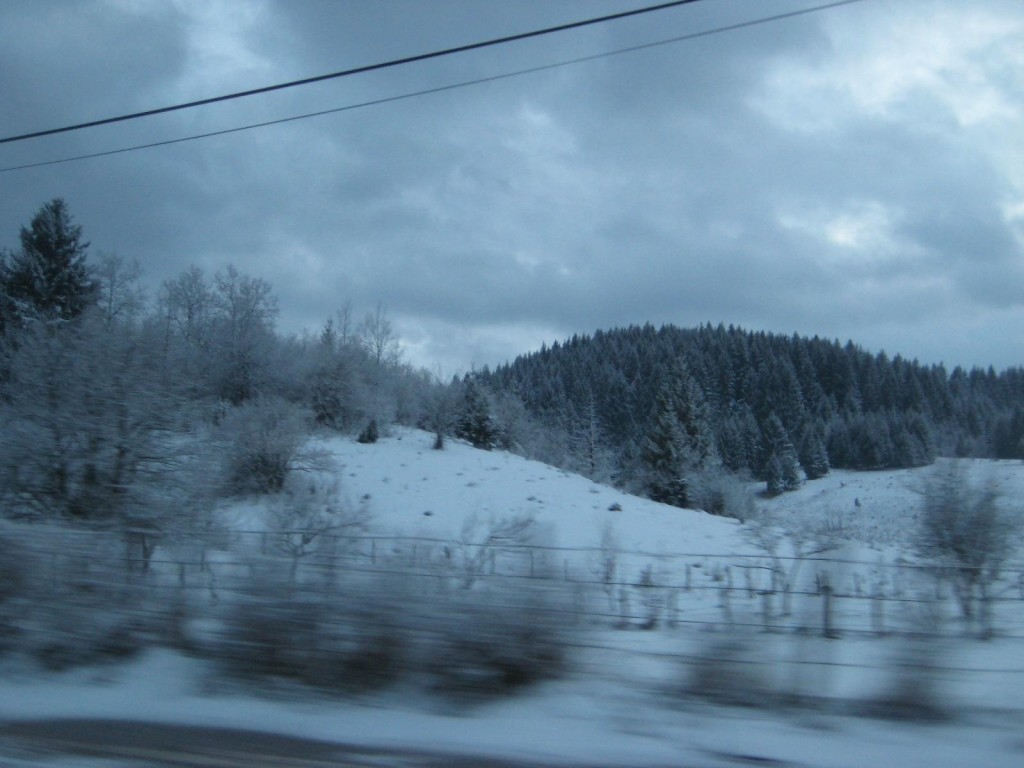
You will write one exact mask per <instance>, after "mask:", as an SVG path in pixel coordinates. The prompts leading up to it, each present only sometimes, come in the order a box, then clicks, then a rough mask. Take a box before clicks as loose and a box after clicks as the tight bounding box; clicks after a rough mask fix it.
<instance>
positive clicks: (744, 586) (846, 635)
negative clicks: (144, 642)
mask: <svg viewBox="0 0 1024 768" xmlns="http://www.w3.org/2000/svg"><path fill="white" fill-rule="evenodd" d="M0 544H2V550H0V552H2V554H0V577H3V578H6V579H7V583H5V584H4V586H0V608H2V606H3V604H4V602H5V599H6V601H7V603H9V604H10V603H11V602H12V600H14V599H16V598H17V596H18V591H19V589H21V590H23V591H25V594H24V598H25V601H26V602H25V603H24V604H26V605H27V601H31V602H34V603H35V606H36V607H35V608H34V610H36V609H38V608H39V606H40V605H42V606H43V607H44V608H45V604H46V601H47V600H51V601H52V605H51V606H50V609H51V612H52V613H54V614H59V615H61V616H60V618H61V621H60V622H59V624H60V627H61V629H60V631H61V632H64V633H66V634H67V636H68V637H67V638H66V639H65V644H66V645H67V646H69V649H68V650H67V651H66V652H67V653H75V652H76V651H75V648H76V638H75V637H74V636H75V633H76V632H79V633H83V632H86V631H88V632H91V633H93V634H96V633H97V632H99V633H101V634H102V633H103V632H106V631H107V630H106V629H104V628H103V627H104V625H103V624H102V622H101V623H100V627H99V629H96V627H94V626H92V621H91V620H87V619H83V618H81V616H82V615H83V613H84V614H88V613H89V612H103V611H107V610H111V609H112V610H114V611H115V612H116V611H117V610H125V611H127V610H136V609H138V606H142V610H145V611H150V612H156V613H167V614H173V615H175V616H176V617H177V620H178V621H179V622H181V621H182V620H183V619H182V617H184V618H186V619H187V618H188V617H200V618H204V617H205V618H209V617H210V616H223V615H224V614H223V611H224V610H225V609H226V608H227V607H228V606H232V605H236V604H239V603H242V602H245V601H252V600H254V599H259V598H261V597H268V598H269V597H271V593H272V592H273V593H275V594H283V595H285V596H286V602H287V601H288V600H290V601H291V602H292V603H293V607H294V608H295V610H293V611H291V612H290V613H288V615H287V616H281V615H274V616H273V619H274V621H290V622H296V621H301V620H302V612H301V609H302V606H304V605H307V604H313V603H312V602H311V600H312V599H313V598H315V600H326V601H333V600H337V601H342V602H344V601H346V600H349V598H350V596H351V595H359V596H360V597H361V599H362V600H363V602H362V603H360V605H363V606H365V604H366V603H371V604H376V606H377V607H378V608H380V610H365V609H364V608H360V609H359V611H361V612H360V613H359V615H360V617H361V618H360V619H359V620H360V621H361V622H362V623H363V624H362V626H361V627H360V629H359V631H360V632H369V633H370V634H374V633H378V634H379V633H385V632H389V631H392V630H393V629H394V626H395V618H394V616H393V615H391V614H389V612H388V610H385V609H383V606H398V607H397V609H396V610H398V611H400V612H401V614H402V618H401V621H402V622H405V623H406V625H408V626H414V627H421V628H422V627H433V626H436V624H432V622H436V620H437V617H438V616H439V615H441V614H442V613H443V612H444V611H445V610H448V608H449V607H450V606H451V605H456V606H461V608H459V610H468V611H469V612H470V613H471V612H472V609H471V608H467V606H469V605H470V604H469V603H467V602H466V597H467V596H474V595H476V596H486V599H487V601H488V606H489V609H491V610H493V611H496V612H497V613H498V614H502V613H504V614H506V616H507V617H509V618H508V620H509V621H512V622H515V621H520V622H530V623H535V624H537V625H549V626H557V627H562V628H566V629H569V630H570V631H568V632H566V633H565V634H564V635H563V636H562V642H564V643H565V644H566V645H567V646H568V647H569V648H571V649H572V650H573V652H574V653H576V654H577V655H580V657H581V658H582V659H588V660H589V661H581V662H580V664H581V666H582V667H585V668H586V669H587V671H588V672H590V673H592V674H598V675H602V676H604V677H607V678H611V679H614V680H617V681H620V682H624V683H626V682H629V681H632V683H638V682H642V683H645V684H650V685H661V684H662V682H663V681H664V680H665V679H666V678H667V677H670V676H672V675H676V674H677V672H678V666H679V665H680V664H684V665H689V666H691V667H692V666H693V665H712V666H716V667H718V666H721V665H723V664H727V665H733V666H740V667H752V668H757V669H760V670H762V671H763V670H764V669H768V670H770V671H771V674H773V675H779V674H786V675H790V674H791V675H793V676H799V674H803V673H798V670H801V669H803V670H815V671H816V672H815V674H817V673H821V672H822V671H827V670H829V669H834V670H842V671H843V674H853V673H860V672H864V673H879V672H883V671H885V670H887V669H889V668H890V667H891V659H890V657H891V654H890V653H889V651H890V649H892V648H894V647H896V646H894V645H893V642H895V641H899V642H900V643H903V644H906V643H922V642H929V641H935V642H942V641H946V642H948V641H951V640H957V641H959V640H961V639H969V640H970V641H969V642H967V643H965V644H963V643H960V644H959V645H964V647H966V648H967V649H968V652H967V653H966V655H965V654H954V655H951V656H947V657H945V658H944V659H942V660H940V661H934V660H933V661H930V662H928V670H929V674H933V675H946V676H950V675H952V676H959V677H962V678H965V679H970V680H973V681H978V680H984V686H988V687H991V686H998V685H1004V686H1005V685H1007V682H1006V681H1010V680H1012V681H1016V682H1015V683H1014V685H1015V686H1016V687H1017V688H1019V682H1020V680H1021V677H1020V676H1021V675H1024V652H1015V653H1010V654H1006V653H1001V654H999V655H997V656H996V657H995V658H994V659H993V658H990V655H988V654H986V652H985V650H984V649H985V647H991V645H990V644H989V645H988V646H986V644H985V643H982V642H981V638H988V639H992V640H995V641H997V642H1003V643H1004V645H1005V643H1006V642H1008V643H1013V644H1015V647H1024V646H1022V645H1021V644H1020V643H1019V642H1016V641H1020V640H1024V566H1022V564H1021V563H1019V562H1013V563H1008V564H1006V566H1005V567H1004V568H1003V569H1002V570H1001V571H1000V573H999V575H998V578H995V577H993V579H992V580H991V583H987V584H986V585H985V589H984V590H980V591H979V592H978V593H977V594H974V595H973V596H972V597H973V600H972V602H971V603H970V605H969V607H970V610H971V611H972V613H971V614H970V615H968V614H967V613H965V606H966V605H967V604H966V603H965V601H964V596H963V595H959V596H958V594H957V592H956V589H955V580H954V579H952V578H950V574H949V572H948V568H942V567H938V566H936V565H934V564H929V563H923V562H914V561H909V560H900V559H885V558H882V557H881V556H879V557H878V558H877V559H873V560H869V559H856V558H840V557H837V558H829V557H828V556H826V555H824V554H818V555H814V556H808V557H799V556H788V555H787V556H782V555H779V554H777V553H770V552H764V553H758V552H746V553H734V554H729V553H720V552H701V551H699V550H693V551H681V552H649V551H638V550H630V549H628V548H623V549H617V548H614V547H608V546H606V547H569V546H547V545H542V544H532V543H529V542H523V541H516V540H513V539H507V540H505V539H501V538H500V537H499V538H493V537H488V536H486V535H481V536H480V537H479V538H476V539H473V538H468V537H463V538H461V539H444V538H439V537H437V538H432V537H419V536H397V535H395V536H389V535H377V534H367V533H340V534H339V533H337V532H332V531H330V530H320V531H316V530H308V529H296V530H274V531H238V530H234V531H225V530H214V529H211V530H201V531H177V532H168V531H164V532H160V533H157V532H153V531H147V530H136V531H121V532H117V533H112V532H104V531H97V530H88V529H84V528H83V529H74V528H68V527H48V526H44V525H29V526H18V527H17V528H16V529H9V530H7V531H6V532H3V533H2V535H0ZM12 562H21V563H22V564H23V565H24V564H26V563H27V564H29V565H28V567H27V568H25V567H23V568H22V573H21V575H20V576H18V577H16V578H15V577H9V576H8V575H7V574H9V573H10V572H11V568H10V567H9V566H10V563H12ZM5 569H6V570H5ZM26 583H27V584H29V585H33V584H34V585H35V586H34V587H31V586H30V587H25V586H24V585H25V584H26ZM19 584H20V586H19ZM537 595H542V596H543V599H535V598H536V597H537ZM12 596H13V597H12ZM348 604H350V603H346V605H348ZM524 606H528V610H524ZM64 614H66V616H64ZM76 617H77V618H76ZM348 620H349V619H348V618H346V619H345V621H348ZM2 623H3V622H2V620H0V628H2ZM504 626H505V629H506V630H507V629H508V625H504ZM479 629H480V627H479V626H478V625H475V626H474V628H473V631H477V630H479ZM111 631H113V630H111ZM422 631H425V632H431V631H435V630H433V629H426V630H422ZM2 634H3V633H2V632H0V639H2ZM737 638H742V639H743V642H744V643H747V651H745V652H743V653H738V652H737V651H736V649H735V645H732V644H731V643H732V642H733V641H734V640H736V639H737ZM886 640H889V641H892V642H886ZM808 642H811V643H828V644H829V645H828V646H827V647H829V648H846V649H849V652H848V653H847V652H844V651H829V652H827V653H811V654H805V653H803V652H791V651H789V650H781V649H784V648H785V649H790V648H805V647H814V648H818V647H819V646H818V645H813V646H805V645H801V644H805V643H808ZM0 645H2V644H0ZM77 647H81V645H79V646H77ZM752 648H756V651H754V650H751V649H752ZM772 649H774V650H772ZM915 663H916V662H915ZM779 670H793V672H792V673H780V672H779ZM701 685H703V686H705V687H707V685H708V684H707V683H706V682H705V683H701ZM1018 697H1019V694H1018ZM1004 698H1005V697H1004ZM1009 698H1010V699H1012V698H1013V695H1012V694H1011V695H1009ZM1019 706H1020V707H1022V708H1024V702H1021V704H1020V705H1019Z"/></svg>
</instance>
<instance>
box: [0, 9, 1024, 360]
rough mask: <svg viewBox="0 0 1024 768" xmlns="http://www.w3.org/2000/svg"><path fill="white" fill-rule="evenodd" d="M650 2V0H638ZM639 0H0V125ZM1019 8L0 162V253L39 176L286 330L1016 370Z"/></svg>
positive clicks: (588, 32) (687, 16)
mask: <svg viewBox="0 0 1024 768" xmlns="http://www.w3.org/2000/svg"><path fill="white" fill-rule="evenodd" d="M823 1H824V0H770V1H769V0H764V1H763V2H753V1H752V0H703V1H702V2H697V3H693V4H691V5H688V6H684V7H681V8H676V9H671V10H665V11H660V12H657V13H652V14H649V15H646V16H643V17H638V18H633V19H628V20H623V21H616V22H611V23H608V24H603V25H600V26H596V27H591V28H588V29H585V30H578V31H572V32H566V33H561V34H558V35H553V36H549V37H545V38H540V39H534V40H531V41H527V42H520V43H513V44H509V45H505V46H501V47H498V48H490V49H486V50H481V51H477V52H472V53H467V54H461V55H457V56H452V57H449V58H445V59H441V60H434V61H431V62H426V63H421V64H413V65H409V66H404V67H399V68H395V69H389V70H386V71H383V72H377V73H371V74H367V75H361V76H357V77H349V78H343V79H338V80H333V81H329V82H325V83H320V84H316V85H311V86H306V87H301V88H293V89H289V90H286V91H281V92H277V93H274V94H268V95H264V96H257V97H251V98H246V99H240V100H235V101H231V102H227V103H222V104H218V105H211V106H206V107H201V108H198V109H193V110H188V111H183V112H177V113H174V114H170V115H163V116H159V117H152V118H145V119H142V120H137V121H133V122H130V123H123V124H120V125H116V126H108V127H101V128H94V129H89V130H84V131H79V132H75V133H68V134H63V135H59V136H53V137H47V138H42V139H37V140H33V141H25V142H18V143H11V144H3V145H0V167H4V168H6V167H9V166H12V165H20V164H23V163H30V162H36V161H42V160H51V159H56V158H62V157H67V156H71V155H76V154H82V153H89V152H98V151H104V150H109V149H117V148H121V147H127V146H132V145H135V144H141V143H146V142H151V141H160V140H164V139H173V138H178V137H181V136H187V135H190V134H196V133H202V132H207V131H214V130H220V129H224V128H231V127H235V126H240V125H245V124H249V123H254V122H260V121H265V120H273V119H277V118H282V117H288V116H291V115H298V114H302V113H307V112H313V111H318V110H325V109H331V108H335V107H342V106H346V105H350V104H356V103H359V102H364V101H368V100H374V99H380V98H386V97H391V96H397V95H401V94H405V93H410V92H414V91H418V90H424V89H429V88H435V87H438V86H445V85H450V84H455V83H459V82H463V81H466V80H469V79H474V78H479V77H486V76H491V75H500V74H504V73H509V72H514V71H516V70H520V69H524V68H528V67H535V66H538V65H544V64H549V63H554V62H559V61H564V60H567V59H573V58H578V57H583V56H589V55H592V54H597V53H602V52H606V51H614V50H618V49H622V48H626V47H629V46H635V45H639V44H643V43H649V42H655V41H659V40H664V39H667V38H671V37H677V36H681V35H686V34H689V33H692V32H699V31H702V30H708V29H713V28H716V27H720V26H723V25H729V24H736V23H738V22H743V21H748V20H752V19H756V18H759V17H763V16H768V15H774V14H779V13H784V12H787V11H791V10H794V9H799V8H807V7H810V6H813V5H816V4H818V2H823ZM651 2H653V0H651ZM646 4H650V3H648V2H644V1H643V0H640V1H639V2H638V1H637V0H586V1H585V2H578V1H577V0H557V1H552V0H510V1H508V2H497V1H494V2H491V1H490V0H429V1H428V0H410V1H408V2H399V1H398V0H374V2H369V1H368V0H277V1H276V2H275V1H273V0H224V1H220V0H202V1H200V0H177V1H176V2H175V1H171V0H67V1H66V2H62V1H58V0H39V1H38V2H31V3H28V2H18V1H17V0H0V96H2V101H0V104H2V106H0V136H9V135H13V134H19V133H24V132H28V131H33V130H39V129H45V128H52V127H58V126H61V125H66V124H69V123H77V122H82V121H87V120H93V119H97V118H102V117H108V116H112V115H117V114H121V113H125V112H131V111H137V110H143V109H150V108H154V107H159V106H163V105H166V104H170V103H174V102H180V101H187V100H194V99H200V98H205V97H209V96H216V95H219V94H222V93H228V92H232V91H238V90H243V89H248V88H254V87H258V86H261V85H267V84H273V83H278V82H282V81H287V80H292V79H298V78H303V77H309V76H313V75H318V74H323V73H327V72H332V71H337V70H341V69H345V68H349V67H353V66H358V65H363V64H371V63H375V62H379V61H384V60H387V59H392V58H397V57H402V56H407V55H411V54H416V53H423V52H427V51H431V50H435V49H441V48H447V47H451V46H456V45H462V44H466V43H472V42H476V41H479V40H484V39H488V38H492V37H499V36H504V35H508V34H513V33H517V32H523V31H527V30H531V29H535V28H540V27H544V26H550V25H554V24H560V23H565V22H569V21H574V20H577V19H582V18H587V17H591V16H596V15H601V14H604V13H611V12H614V11H618V10H625V9H628V8H635V7H641V6H643V5H646ZM1022 41H1024V3H1022V2H1020V0H971V2H963V0H864V1H863V2H860V3H857V4H854V5H848V6H844V7H839V8H833V9H830V10H824V11H821V12H818V13H813V14H810V15H804V16H800V17H797V18H790V19H788V20H782V21H776V22H773V23H767V24H763V25H759V26H754V27H749V28H745V29H741V30H737V31H732V32H726V33H723V34H717V35H712V36H707V37H702V38H700V39H696V40H691V41H687V42H679V43H675V44H670V45H664V46H659V47H655V48H650V49H647V50H643V51H640V52H634V53H626V54H622V55H616V56H610V57H606V58H601V59H598V60H596V61H590V62H588V63H581V64H576V65H572V66H566V67H561V68H557V69H551V70H547V71H543V72H539V73H534V74H527V75H522V76H519V77H513V78H509V79H505V80H501V81H498V82H492V83H487V84H480V85H472V86H469V87H465V88H457V89H453V90H449V91H446V92H443V93H437V94H432V95H425V96H421V97H417V98H411V99H406V100H402V101H396V102H392V103H388V104H383V105H378V106H372V107H367V108H363V109H356V110H352V111H347V112H341V113H338V114H332V115H326V116H322V117H315V118H311V119H307V120H301V121H297V122H291V123H286V124H283V125H277V126H272V127H267V128H262V129H258V130H251V131H246V132H241V133H233V134H229V135H225V136H220V137H215V138H209V139H204V140H200V141H193V142H188V143H184V144H177V145H173V146H167V147H160V148H156V149H149V150H144V151H138V152H128V153H124V154H119V155H115V156H110V157H103V158H97V159H90V160H83V161H80V162H73V163H66V164H61V165H53V166H49V167H44V168H36V169H31V170H21V171H13V172H5V173H0V201H2V205H0V245H3V246H7V247H14V246H16V245H17V240H18V229H19V227H20V226H21V225H24V224H26V223H27V222H28V221H29V220H30V219H31V217H32V215H33V213H34V212H35V211H36V210H37V209H38V208H39V206H40V205H42V204H43V203H44V202H46V201H47V200H49V199H51V198H53V197H63V198H65V199H66V200H67V202H68V204H69V206H70V208H71V211H72V212H73V214H74V215H75V216H76V218H77V220H78V222H79V223H80V224H81V225H82V226H83V227H84V229H85V233H86V236H87V238H88V239H89V240H91V242H92V249H93V251H94V252H96V251H107V252H113V253H117V254H119V255H121V256H123V257H126V258H132V257H134V258H137V259H138V260H139V261H140V262H141V264H142V267H143V271H144V273H145V277H146V280H147V283H148V284H149V285H150V286H152V289H151V295H152V294H153V293H155V287H156V286H158V285H159V283H160V282H161V281H162V280H164V279H167V278H169V277H174V276H176V275H178V274H180V273H181V272H182V271H183V270H185V269H186V268H187V267H188V266H190V265H192V264H195V265H198V266H200V267H201V268H203V269H204V270H205V271H207V273H209V274H211V275H212V274H213V273H214V272H216V271H217V270H221V269H224V268H225V267H226V266H227V265H228V264H234V265H236V266H237V267H238V268H239V269H240V270H242V271H243V272H246V273H248V274H251V275H255V276H260V277H263V278H265V279H266V280H268V281H269V282H270V283H271V284H272V285H273V286H274V289H275V291H276V293H277V296H278V298H279V301H280V305H281V319H280V328H281V330H283V331H286V332H292V331H299V330H301V329H303V328H308V329H310V330H316V329H318V328H319V327H320V326H321V325H322V324H323V321H324V320H325V319H326V318H327V317H329V316H330V315H331V314H332V313H333V312H334V311H335V310H336V309H337V308H338V307H339V306H341V305H342V304H343V303H345V302H346V301H351V303H352V306H353V307H354V308H355V310H356V314H357V315H360V316H361V315H362V314H363V313H365V312H366V311H367V310H369V309H372V308H373V307H374V306H375V305H376V304H377V303H378V302H380V303H382V305H383V306H385V307H386V308H387V310H388V313H389V316H390V317H391V319H392V321H393V322H394V324H395V327H396V329H397V330H398V331H399V333H400V335H401V338H402V341H403V344H404V346H405V350H406V352H405V354H406V359H408V360H410V361H412V362H413V363H416V364H422V365H426V366H429V367H431V368H436V367H440V369H441V370H442V372H443V373H444V374H445V375H450V374H452V373H455V372H457V371H465V370H468V369H469V368H470V367H473V366H476V367H480V366H482V365H484V364H488V365H492V366H493V365H495V364H498V363H501V362H504V361H506V360H510V359H512V358H514V357H515V356H516V355H518V354H520V353H524V352H528V351H531V350H533V349H537V348H538V347H539V346H540V345H541V343H542V342H547V343H549V344H550V343H551V342H552V341H555V340H561V339H564V338H566V337H568V336H571V335H572V334H573V333H591V332H593V331H594V330H596V329H607V328H612V327H617V326H623V325H628V324H631V323H644V322H648V321H650V322H653V323H655V324H661V323H675V324H677V325H681V326H693V325H696V324H698V323H702V322H712V323H715V324H717V323H719V322H723V323H726V324H730V323H732V324H736V325H740V326H743V327H745V328H748V329H753V330H767V331H773V332H780V333H792V332H794V331H795V332H798V333H801V334H806V335H815V334H817V335H819V336H823V337H827V338H838V339H840V340H841V341H843V342H845V341H846V340H847V339H853V340H854V341H855V342H856V343H858V344H861V345H862V346H864V347H866V348H867V349H869V350H871V351H875V352H877V351H879V350H885V351H886V352H887V353H888V354H889V355H894V354H897V353H898V354H902V355H903V356H904V357H908V358H917V359H919V360H921V361H922V362H925V363H936V362H945V363H946V364H947V365H949V366H952V365H964V366H971V365H976V364H977V365H989V364H993V365H995V366H996V367H997V368H1005V367H1007V366H1011V365H1022V364H1024V344H1022V342H1024V44H1022Z"/></svg>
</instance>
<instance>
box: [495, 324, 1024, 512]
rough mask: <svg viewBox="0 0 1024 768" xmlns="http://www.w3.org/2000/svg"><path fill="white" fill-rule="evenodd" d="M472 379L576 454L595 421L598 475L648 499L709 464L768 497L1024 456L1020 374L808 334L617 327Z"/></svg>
mask: <svg viewBox="0 0 1024 768" xmlns="http://www.w3.org/2000/svg"><path fill="white" fill-rule="evenodd" d="M480 379H481V381H482V382H483V383H484V384H485V385H486V386H488V387H490V388H491V389H493V390H494V391H497V392H503V393H514V394H515V395H516V396H517V397H519V398H520V399H521V400H522V402H523V404H524V407H525V408H526V410H527V412H528V413H529V414H530V415H531V416H533V417H534V418H536V419H538V420H540V421H542V422H544V423H548V424H552V425H559V426H560V428H561V430H562V432H563V433H564V434H565V435H566V436H567V438H566V439H567V442H568V444H569V445H574V444H575V445H577V446H578V445H580V444H581V443H582V445H583V446H584V448H585V449H586V444H587V442H588V440H587V437H586V436H587V435H588V434H593V432H594V424H595V423H596V424H597V425H598V427H599V429H598V431H599V432H600V434H601V435H602V438H603V441H604V444H605V445H606V446H607V448H608V450H609V451H610V455H609V457H608V461H609V463H610V466H609V468H608V471H609V472H610V473H611V474H612V475H613V476H615V477H616V478H617V479H618V481H619V482H620V483H622V484H625V485H631V486H633V487H634V488H637V489H641V490H645V491H646V492H647V493H648V495H651V496H652V497H655V498H666V499H675V500H677V501H681V500H685V496H686V494H685V492H684V490H683V489H682V488H681V487H680V483H681V482H682V480H683V479H685V476H686V475H687V473H688V472H689V474H695V473H696V474H699V471H700V470H702V469H704V468H706V467H709V466H712V465H717V466H721V467H724V468H725V469H727V470H730V471H731V472H734V473H739V474H741V475H746V476H750V477H754V478H757V479H760V480H763V481H765V482H766V484H767V490H768V491H769V492H770V493H777V492H782V491H784V490H789V489H791V488H793V487H795V486H796V485H797V484H799V482H800V481H801V479H802V476H803V477H807V478H809V479H813V478H816V477H820V476H822V475H823V474H825V473H827V472H828V470H829V468H830V467H837V468H849V469H860V470H872V469H887V468H900V467H916V466H922V465H926V464H930V463H931V462H932V461H934V459H935V458H936V457H937V456H939V455H944V456H952V457H992V458H1004V459H1011V458H1013V459H1019V458H1024V410H1022V409H1024V369H1021V368H1010V369H1008V370H1006V371H1003V372H1001V373H996V372H995V370H994V369H992V368H988V369H987V370H984V369H978V368H976V369H973V370H970V371H966V370H964V369H963V368H960V367H957V368H955V369H954V370H953V371H952V372H948V371H947V370H946V369H945V367H944V366H942V365H924V364H921V363H919V362H917V361H916V360H915V361H909V360H906V359H904V358H902V357H900V356H898V355H897V356H895V357H892V358H890V357H888V356H887V355H886V354H885V353H884V352H881V353H877V354H871V353H869V352H867V351H865V350H864V349H862V348H861V347H859V346H856V345H855V344H853V343H852V342H848V343H846V344H841V343H840V342H838V341H834V340H833V341H829V340H825V339H821V338H818V337H814V338H805V337H801V336H798V335H795V334H794V335H792V336H785V335H776V334H770V333H765V332H753V331H746V330H743V329H741V328H737V327H734V326H728V327H726V326H724V325H718V326H712V325H710V324H709V325H704V326H701V327H698V328H694V329H682V328H678V327H674V326H671V325H666V326H663V327H660V328H656V327H654V326H653V325H650V324H648V325H643V326H630V327H628V328H622V329H617V330H610V331H598V332H596V333H594V334H593V335H592V336H588V335H577V336H573V337H572V338H571V339H569V340H567V341H566V342H564V343H561V344H560V343H554V344H552V345H551V346H550V347H548V346H545V347H543V348H542V349H541V350H540V351H538V352H534V353H531V354H527V355H522V356H520V357H518V358H516V359H515V360H514V361H513V362H511V363H508V364H506V365H502V366H500V367H498V368H496V369H495V370H493V371H491V370H484V371H482V372H481V373H480ZM586 451H589V449H586V450H585V452H586ZM578 452H579V451H578V450H577V453H578ZM578 463H580V462H578ZM582 463H585V462H582ZM673 485H674V490H673V488H672V486H673Z"/></svg>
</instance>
